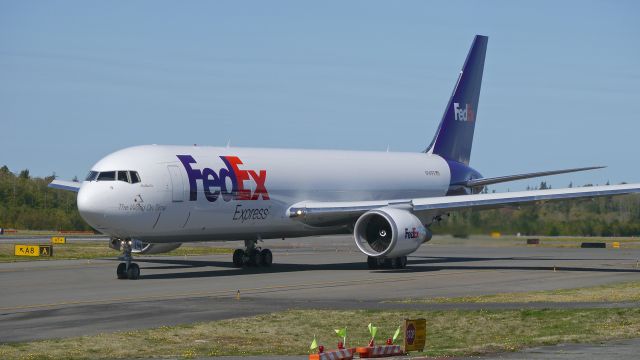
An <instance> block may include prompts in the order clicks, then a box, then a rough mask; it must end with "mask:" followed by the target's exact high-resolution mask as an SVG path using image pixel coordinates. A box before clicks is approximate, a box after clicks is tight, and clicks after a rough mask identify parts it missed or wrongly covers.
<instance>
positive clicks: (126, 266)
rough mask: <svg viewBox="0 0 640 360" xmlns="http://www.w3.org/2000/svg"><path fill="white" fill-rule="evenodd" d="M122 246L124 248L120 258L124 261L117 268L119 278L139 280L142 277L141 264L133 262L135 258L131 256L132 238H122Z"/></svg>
mask: <svg viewBox="0 0 640 360" xmlns="http://www.w3.org/2000/svg"><path fill="white" fill-rule="evenodd" d="M120 248H121V249H122V256H120V257H119V258H118V259H120V260H123V261H124V262H121V263H120V264H119V265H118V268H117V269H116V275H117V276H118V279H120V280H123V279H129V280H138V279H139V278H140V266H138V264H136V263H134V262H131V261H132V260H133V257H132V256H131V240H121V241H120Z"/></svg>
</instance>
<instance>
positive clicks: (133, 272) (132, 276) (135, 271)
mask: <svg viewBox="0 0 640 360" xmlns="http://www.w3.org/2000/svg"><path fill="white" fill-rule="evenodd" d="M127 278H128V279H129V280H138V279H139V278H140V267H139V266H138V264H136V263H131V265H129V269H128V270H127Z"/></svg>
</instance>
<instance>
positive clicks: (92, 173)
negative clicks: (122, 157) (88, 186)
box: [84, 171, 98, 181]
mask: <svg viewBox="0 0 640 360" xmlns="http://www.w3.org/2000/svg"><path fill="white" fill-rule="evenodd" d="M97 177H98V172H97V171H89V174H87V178H86V179H84V180H85V181H93V180H95V179H96V178H97Z"/></svg>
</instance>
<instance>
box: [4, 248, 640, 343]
mask: <svg viewBox="0 0 640 360" xmlns="http://www.w3.org/2000/svg"><path fill="white" fill-rule="evenodd" d="M234 245H240V243H225V244H224V246H234ZM105 246H106V244H105ZM214 246H218V245H214ZM262 246H263V247H268V248H270V249H272V251H273V253H274V265H273V266H272V267H271V268H266V269H265V268H247V269H236V268H234V267H233V265H232V263H231V255H230V254H229V255H210V256H190V257H167V256H153V257H140V258H138V259H136V262H137V263H138V264H139V265H140V267H141V273H142V278H141V279H140V280H137V281H132V280H117V279H116V276H115V269H116V266H117V264H118V261H117V260H116V259H115V257H114V258H113V259H98V260H56V261H32V262H17V263H2V264H0V293H1V295H0V342H14V341H28V340H35V339H45V338H56V337H67V336H78V335H85V334H97V333H100V332H105V331H118V330H130V329H135V328H148V327H156V326H162V325H175V324H181V323H190V322H196V321H207V320H217V319H225V318H233V317H239V316H251V315H255V314H260V313H265V312H272V311H278V310H284V309H292V308H320V309H333V308H336V309H353V308H372V309H376V308H377V309H384V308H402V307H415V308H424V309H428V308H444V307H455V308H460V307H469V308H473V307H474V306H478V305H473V304H466V305H465V304H442V305H438V304H435V305H402V304H393V303H391V304H390V303H381V302H382V301H384V300H394V299H405V298H424V297H436V296H445V297H455V296H469V295H480V294H492V293H500V292H514V291H532V290H546V289H558V288H573V287H584V286H594V285H600V284H607V283H615V282H623V281H629V280H637V279H639V278H640V268H638V260H639V259H640V249H624V248H622V249H609V248H607V249H579V248H546V247H524V246H523V247H502V246H493V245H483V244H482V242H478V243H474V241H473V239H470V240H468V241H466V242H465V245H464V246H460V245H459V244H456V245H447V244H446V242H440V243H438V244H426V245H423V246H422V247H421V248H420V249H419V250H418V251H417V252H416V253H414V254H412V256H410V257H409V265H408V268H407V269H403V270H391V269H385V270H382V269H381V270H369V269H367V267H366V264H365V257H364V256H363V255H362V254H361V253H360V252H358V251H357V250H356V249H355V245H353V240H352V238H351V237H349V236H327V237H320V238H309V239H293V240H291V241H289V240H287V241H286V242H283V241H281V240H267V241H265V242H264V243H262ZM554 269H555V270H554ZM238 291H239V292H240V300H237V299H236V297H237V293H238ZM481 306H482V307H483V308H487V307H490V306H492V305H487V304H484V305H481ZM494 306H497V307H522V306H540V305H523V304H515V305H502V304H498V305H494ZM550 306H559V307H562V306H572V307H576V305H575V304H546V305H545V307H550ZM583 306H591V307H593V306H633V304H606V303H603V304H587V305H583Z"/></svg>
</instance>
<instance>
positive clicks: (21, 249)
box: [14, 245, 53, 256]
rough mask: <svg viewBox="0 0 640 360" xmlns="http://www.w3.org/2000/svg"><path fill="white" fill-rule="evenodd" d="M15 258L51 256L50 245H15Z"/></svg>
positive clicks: (51, 249)
mask: <svg viewBox="0 0 640 360" xmlns="http://www.w3.org/2000/svg"><path fill="white" fill-rule="evenodd" d="M14 254H15V255H16V256H53V247H52V246H51V245H15V247H14Z"/></svg>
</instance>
